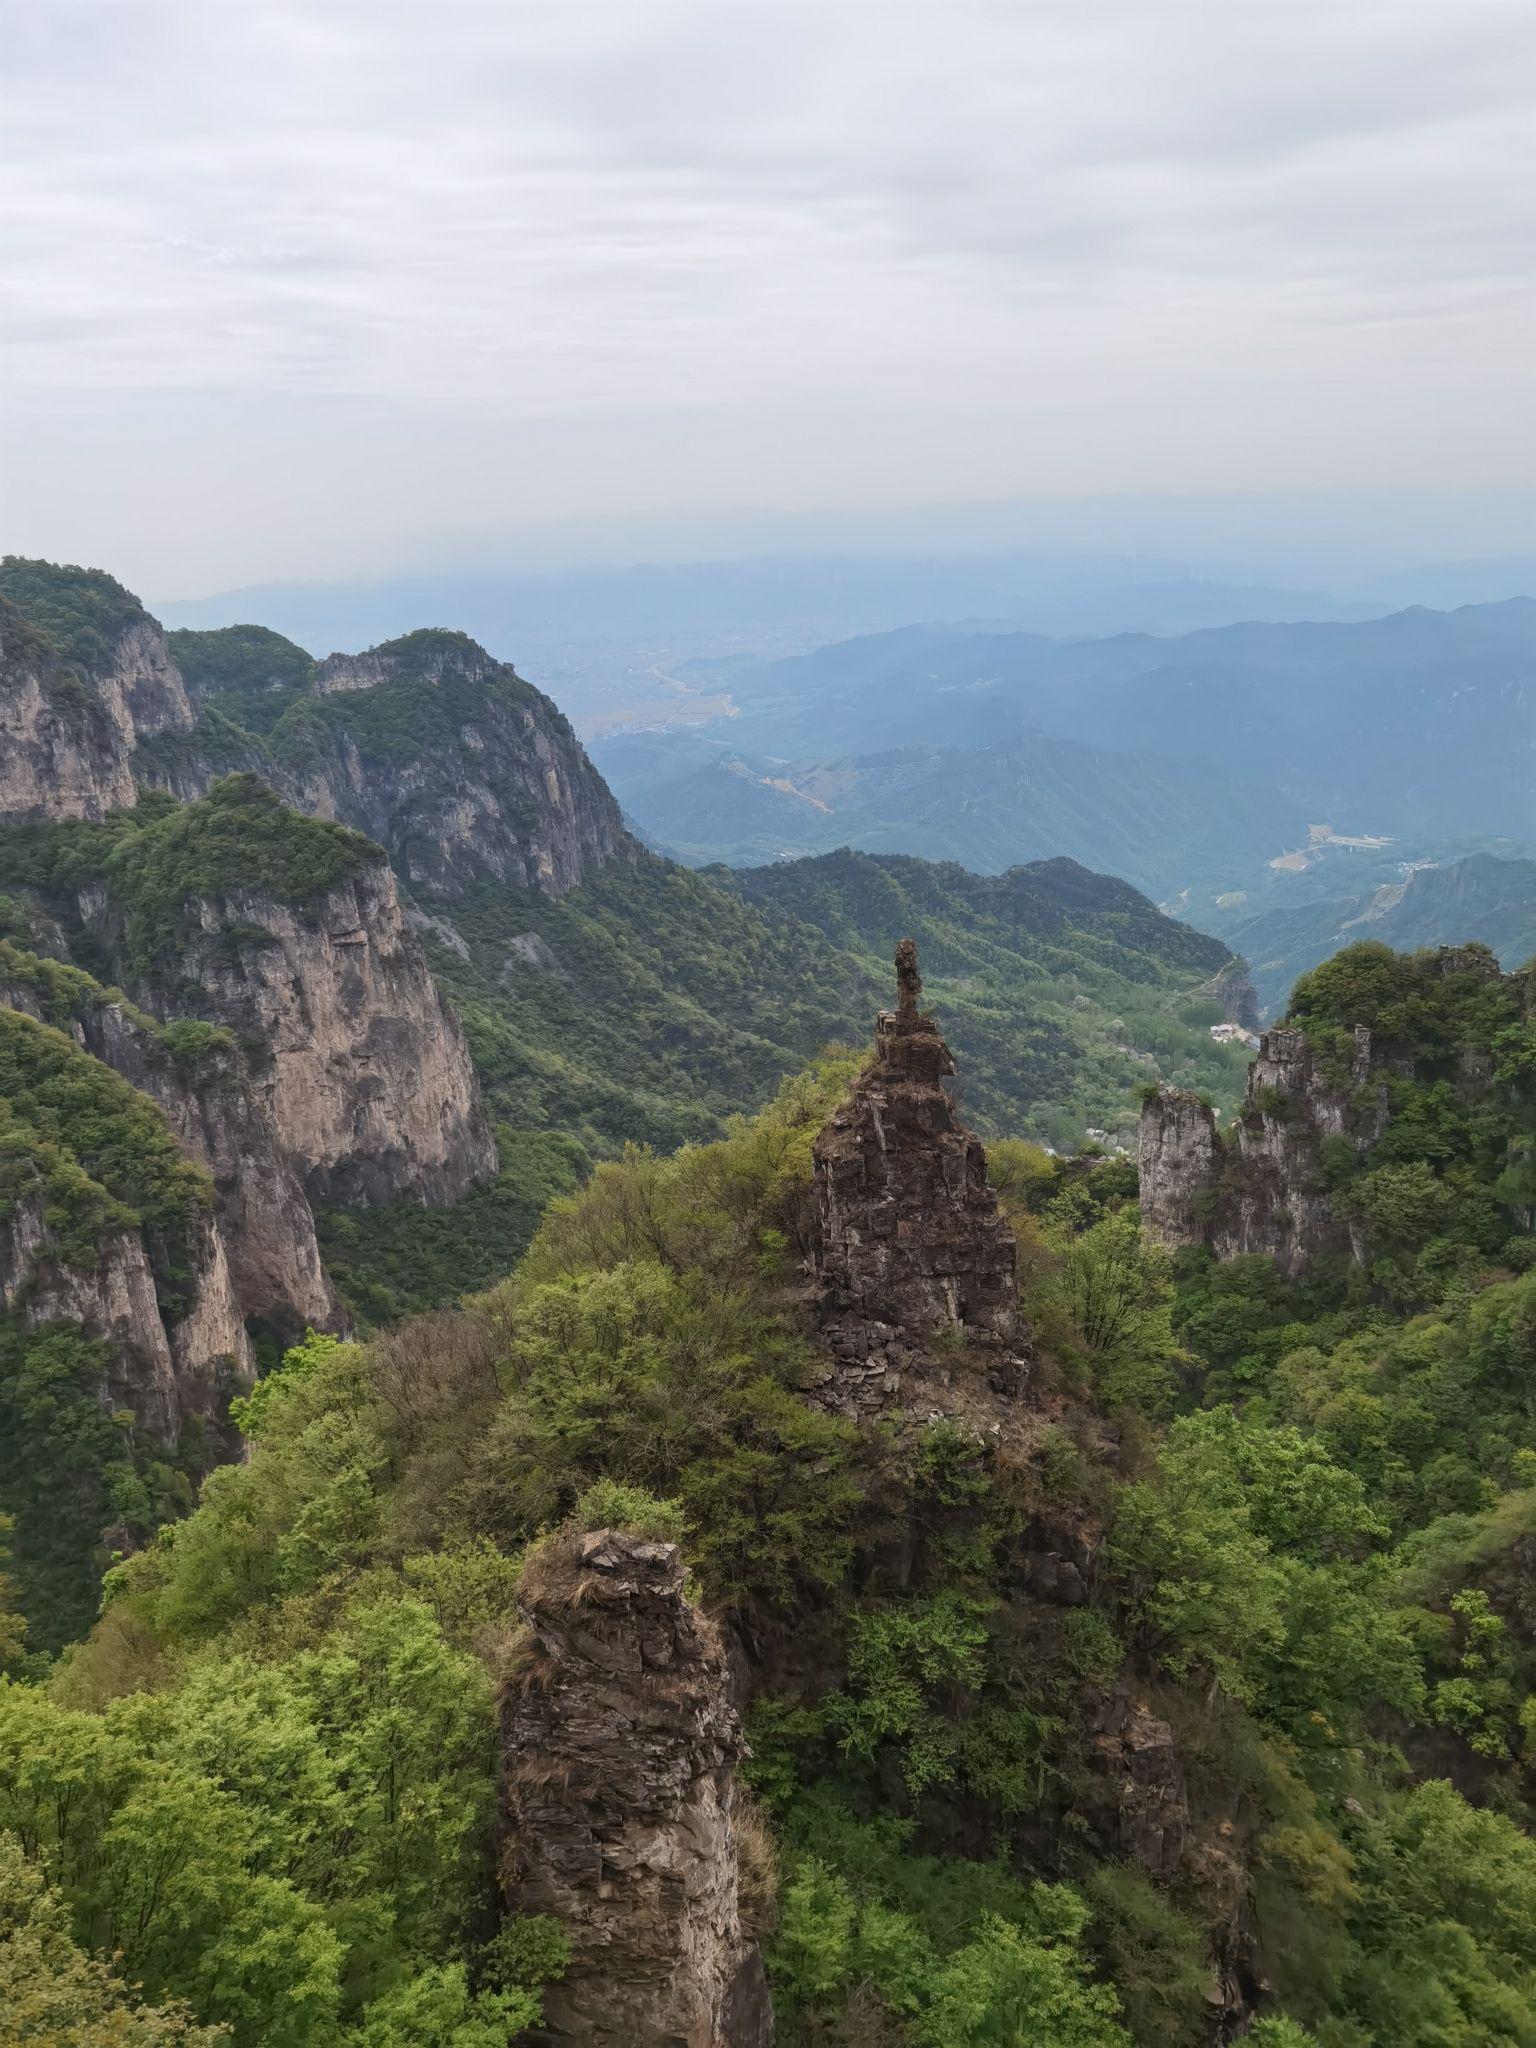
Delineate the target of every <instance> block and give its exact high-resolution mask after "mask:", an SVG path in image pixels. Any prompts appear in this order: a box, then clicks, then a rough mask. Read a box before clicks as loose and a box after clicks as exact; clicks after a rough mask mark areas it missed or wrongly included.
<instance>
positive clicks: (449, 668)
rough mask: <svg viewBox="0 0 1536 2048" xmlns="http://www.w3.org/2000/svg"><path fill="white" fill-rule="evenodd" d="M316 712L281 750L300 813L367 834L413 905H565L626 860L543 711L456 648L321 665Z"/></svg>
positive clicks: (614, 817)
mask: <svg viewBox="0 0 1536 2048" xmlns="http://www.w3.org/2000/svg"><path fill="white" fill-rule="evenodd" d="M314 691H315V694H316V696H317V697H318V698H320V699H321V700H322V702H321V704H319V705H316V706H314V707H309V706H299V707H296V708H295V709H294V710H293V711H292V712H290V713H289V714H288V715H287V716H286V717H285V719H284V720H283V721H282V722H281V723H280V724H279V726H278V727H277V728H276V729H275V730H274V732H273V734H272V753H273V756H274V758H275V759H276V760H277V761H278V762H279V763H280V764H282V765H283V766H285V767H287V768H288V770H289V771H290V772H291V773H296V774H297V776H298V782H297V790H298V795H299V799H300V801H301V802H302V803H303V804H304V806H305V808H306V809H309V810H313V811H314V812H315V813H316V814H317V815H318V816H323V817H333V818H337V819H339V820H341V822H342V823H344V824H348V825H353V826H355V827H357V829H358V830H360V831H363V832H366V833H368V835H369V836H370V837H371V838H373V839H377V840H378V841H379V843H380V844H381V845H382V846H385V847H387V848H388V850H389V854H390V858H391V860H392V861H393V862H394V865H395V868H396V870H397V871H398V873H399V874H400V876H401V878H402V879H403V880H404V881H405V882H407V883H408V884H409V885H410V887H411V888H412V889H413V890H414V891H416V892H418V893H420V894H426V895H435V896H448V897H452V896H458V895H461V894H462V893H463V892H464V890H465V889H466V888H468V887H471V886H473V884H475V883H476V882H483V881H494V882H505V883H510V884H511V885H512V886H513V887H515V888H521V889H537V890H542V891H544V892H546V893H548V894H550V895H560V894H562V893H563V892H564V891H565V890H567V889H570V888H574V887H575V885H576V884H577V883H578V882H579V881H580V880H581V879H582V877H583V876H584V875H586V874H589V873H590V872H592V870H594V869H595V868H598V867H601V866H603V865H604V864H605V863H606V862H607V861H609V860H612V859H614V858H628V857H629V855H630V852H631V846H630V841H629V838H628V835H627V834H626V832H625V831H624V826H623V821H622V819H621V818H620V815H619V807H618V805H617V804H616V803H615V801H614V799H613V797H612V795H611V794H610V792H609V789H608V786H607V784H606V783H605V782H604V781H603V779H602V777H601V776H600V775H599V774H598V772H597V770H596V769H595V768H594V767H593V766H592V764H591V762H590V761H589V760H588V759H587V756H586V752H585V750H584V749H583V747H582V745H581V743H580V741H579V740H578V739H577V738H576V736H575V734H574V733H573V732H572V730H571V728H570V725H569V724H568V722H567V721H566V719H565V718H564V717H563V716H562V715H561V713H560V712H559V711H558V710H557V709H556V707H555V706H554V705H553V704H552V703H551V702H550V701H549V699H548V698H547V697H546V696H544V695H543V694H542V692H540V691H538V690H536V689H534V688H533V687H532V685H531V684H529V683H526V682H524V681H523V679H522V677H521V676H519V675H518V674H517V673H516V671H515V670H514V669H513V668H512V667H511V666H510V665H509V664H507V663H505V662H499V661H495V660H493V659H492V657H491V656H490V655H489V654H487V653H486V651H485V649H484V648H483V647H479V646H477V645H476V643H475V642H474V641H473V640H471V639H469V638H468V637H467V635H465V634H463V633H444V632H423V633H410V634H407V635H406V636H405V637H404V638H403V639H400V640H394V641H390V642H388V643H387V644H386V645H384V646H382V647H376V648H374V649H372V650H371V651H370V652H369V653H367V654H364V655H340V654H338V655H332V656H331V658H330V659H329V660H328V661H324V662H322V663H321V664H320V665H319V668H318V669H317V671H316V675H315V681H314Z"/></svg>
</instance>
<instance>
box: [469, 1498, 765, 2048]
mask: <svg viewBox="0 0 1536 2048" xmlns="http://www.w3.org/2000/svg"><path fill="white" fill-rule="evenodd" d="M683 1578H684V1575H683V1565H682V1561H681V1559H680V1558H679V1556H678V1553H677V1549H676V1547H675V1546H674V1545H672V1544H670V1543H651V1542H645V1541H642V1540H641V1539H639V1538H636V1537H632V1536H625V1535H620V1534H618V1533H616V1532H615V1531H613V1530H603V1531H600V1532H599V1533H597V1534H595V1535H588V1536H569V1537H558V1538H555V1539H552V1540H551V1541H550V1542H549V1543H547V1544H546V1545H544V1546H543V1548H542V1549H541V1550H539V1551H538V1552H536V1553H535V1554H534V1555H533V1557H532V1558H530V1560H529V1563H528V1567H527V1570H526V1571H525V1573H524V1577H523V1581H522V1585H521V1588H520V1590H519V1594H518V1605H519V1610H520V1613H521V1617H522V1621H523V1624H524V1641H523V1644H522V1647H521V1654H520V1661H519V1665H518V1668H517V1670H516V1672H515V1674H514V1676H513V1677H512V1679H511V1680H510V1681H509V1683H508V1685H507V1688H506V1691H505V1693H504V1696H503V1702H502V1711H501V1746H502V1770H501V1820H502V1881H503V1887H504V1891H505V1896H506V1901H507V1904H508V1907H509V1908H510V1909H511V1910H514V1911H517V1912H524V1913H552V1914H555V1915H557V1916H558V1918H559V1919H560V1921H561V1923H562V1925H563V1927H564V1930H565V1933H566V1935H567V1937H568V1939H569V1941H570V1944H571V1961H570V1965H569V1967H568V1969H567V1970H566V1972H565V1974H564V1975H563V1976H562V1977H561V1978H560V1979H559V1980H558V1981H557V1982H556V1983H553V1984H551V1985H550V1986H549V1987H548V1988H547V1990H546V1991H545V1993H544V2004H545V2014H546V2021H547V2027H548V2034H549V2037H550V2038H551V2039H553V2040H555V2041H569V2042H573V2043H574V2042H579V2043H582V2044H585V2048H717V2044H718V2048H766V2044H767V2043H768V2042H769V2041H770V2040H771V2036H772V2009H771V2006H770V2003H769V1999H768V1991H767V1986H766V1982H765V1979H764V1976H763V1971H762V1963H761V1959H760V1957H759V1955H758V1953H757V1950H756V1947H755V1946H754V1945H753V1944H752V1943H751V1942H750V1941H748V1940H747V1938H746V1937H745V1936H744V1935H743V1932H742V1927H741V1915H740V1907H739V1901H738V1859H737V1849H736V1841H735V1835H734V1831H733V1824H732V1813H733V1805H734V1798H735V1793H734V1783H733V1775H732V1774H733V1769H734V1766H735V1765H736V1763H737V1762H738V1761H739V1760H740V1758H741V1757H742V1756H743V1755H744V1754H745V1748H744V1744H743V1742H742V1736H741V1728H740V1722H739V1720H738V1717H737V1714H736V1711H735V1708H734V1707H733V1706H732V1704H731V1699H730V1685H729V1679H728V1674H727V1668H726V1658H725V1651H724V1648H723V1645H722V1643H721V1640H720V1637H719V1635H718V1632H717V1631H716V1629H715V1627H714V1625H713V1624H712V1623H711V1622H710V1621H708V1620H707V1619H706V1618H705V1617H704V1616H703V1615H701V1614H700V1613H699V1611H698V1610H697V1609H696V1608H695V1607H694V1606H693V1605H692V1604H691V1603H690V1601H689V1600H688V1598H687V1596H686V1594H685V1592H684V1589H683Z"/></svg>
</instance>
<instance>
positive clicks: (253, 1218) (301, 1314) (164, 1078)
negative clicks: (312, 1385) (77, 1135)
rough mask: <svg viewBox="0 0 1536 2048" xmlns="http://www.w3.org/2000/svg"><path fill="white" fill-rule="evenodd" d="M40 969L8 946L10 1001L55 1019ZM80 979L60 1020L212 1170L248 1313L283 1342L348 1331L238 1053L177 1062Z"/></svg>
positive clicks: (228, 1048)
mask: <svg viewBox="0 0 1536 2048" xmlns="http://www.w3.org/2000/svg"><path fill="white" fill-rule="evenodd" d="M40 966H41V963H37V962H34V963H32V965H31V967H30V969H29V965H28V958H27V956H26V955H25V954H21V953H19V952H18V951H17V950H16V949H14V948H9V947H6V946H3V945H0V1004H3V1005H4V1006H5V1007H6V1008H8V1009H13V1010H20V1011H22V1012H23V1013H24V1014H25V1015H28V1016H32V1017H37V1018H40V1019H41V1018H44V1017H45V1014H46V1012H47V1011H48V1010H49V1009H50V1008H51V1007H52V1005H51V1004H50V1003H49V1001H48V997H47V985H46V982H45V981H44V980H43V979H42V978H41V977H40V975H39V972H38V971H37V970H38V968H39V967H40ZM71 979H72V980H74V981H76V982H77V983H78V984H79V986H80V990H81V995H80V997H79V998H77V1000H76V1001H75V1002H74V1003H73V1004H72V1005H71V1006H70V1013H69V1014H68V1016H67V1017H55V1018H53V1019H51V1020H50V1021H54V1022H56V1023H58V1024H59V1026H60V1028H62V1029H65V1030H67V1031H68V1032H69V1034H70V1036H71V1037H73V1038H74V1040H75V1042H76V1044H77V1045H79V1046H81V1047H82V1048H83V1049H84V1050H85V1051H86V1052H88V1053H90V1054H91V1055H92V1057H93V1058H95V1059H98V1060H100V1061H101V1062H102V1064H103V1066H108V1067H111V1068H112V1070H113V1072H114V1073H117V1074H120V1075H121V1076H122V1077H123V1079H124V1080H125V1081H127V1082H128V1083H129V1084H130V1086H132V1087H134V1088H137V1089H139V1090H140V1092H141V1093H142V1094H145V1095H147V1096H148V1097H149V1098H150V1100H151V1101H152V1102H154V1103H155V1104H156V1105H157V1106H158V1107H159V1109H160V1110H161V1112H162V1113H163V1115H164V1117H165V1120H166V1122H167V1123H168V1124H169V1126H170V1128H171V1130H172V1131H173V1132H174V1133H175V1135H176V1137H177V1139H178V1140H179V1141H180V1143H181V1146H182V1149H183V1150H184V1151H185V1152H186V1153H187V1154H188V1156H189V1157H190V1158H192V1159H195V1160H196V1161H197V1163H198V1164H199V1165H200V1166H202V1167H205V1168H206V1169H207V1171H208V1173H209V1175H210V1176H211V1178H212V1181H213V1189H214V1207H215V1215H216V1216H217V1219H218V1224H219V1231H220V1235H221V1238H222V1240H223V1244H224V1246H225V1249H226V1254H227V1258H228V1265H229V1272H230V1277H231V1280H232V1282H233V1286H234V1292H235V1299H236V1301H237V1303H238V1305H239V1310H240V1314H241V1315H242V1317H244V1318H246V1319H248V1320H254V1321H257V1322H259V1323H262V1324H264V1325H265V1326H266V1327H267V1328H268V1329H269V1330H271V1331H272V1332H273V1333H274V1334H275V1335H276V1336H277V1337H278V1338H279V1339H280V1340H281V1341H282V1342H284V1343H292V1342H296V1341H297V1340H298V1339H299V1338H300V1337H302V1336H303V1334H304V1332H305V1330H306V1329H316V1330H340V1329H342V1328H343V1327H344V1326H345V1322H346V1318H345V1315H344V1313H343V1311H342V1308H341V1305H340V1303H339V1301H338V1300H337V1298H336V1294H335V1290H334V1289H333V1288H332V1286H331V1284H330V1281H329V1279H328V1278H327V1276H326V1272H325V1267H324V1264H323V1263H322V1260H321V1257H320V1246H319V1243H318V1241H317V1239H316V1236H315V1219H314V1215H313V1213H312V1211H311V1209H310V1206H309V1203H308V1201H307V1200H306V1198H305V1195H304V1190H303V1188H302V1186H301V1185H300V1184H299V1180H298V1178H297V1176H296V1175H295V1173H294V1171H293V1168H292V1166H291V1165H290V1164H289V1162H288V1159H287V1158H286V1157H285V1155H284V1153H283V1151H282V1148H281V1147H280V1145H279V1143H278V1139H277V1132H276V1129H275V1128H274V1125H273V1121H272V1114H271V1110H270V1108H269V1106H268V1104H267V1102H266V1100H265V1099H264V1097H263V1096H261V1095H260V1094H258V1092H257V1091H256V1090H255V1089H253V1088H252V1087H251V1085H250V1082H249V1078H248V1075H247V1072H246V1068H245V1062H244V1059H243V1057H242V1055H241V1054H240V1052H239V1050H238V1048H237V1047H236V1046H235V1045H234V1044H233V1043H232V1042H231V1043H229V1044H227V1045H222V1046H210V1047H209V1048H207V1049H205V1050H204V1051H202V1052H200V1053H199V1055H198V1056H197V1058H196V1059H195V1060H192V1061H188V1060H182V1061H178V1060H177V1059H176V1058H174V1057H173V1055H172V1053H171V1052H170V1050H169V1048H168V1047H167V1045H166V1043H165V1040H164V1037H163V1036H162V1034H161V1033H160V1031H159V1029H158V1028H157V1027H156V1025H155V1023H154V1021H153V1019H152V1018H149V1017H146V1016H144V1015H143V1014H142V1013H140V1012H137V1011H136V1010H135V1009H134V1007H133V1006H132V1005H131V1004H129V1003H126V1002H116V1001H113V1000H111V999H110V995H109V992H108V991H106V990H104V989H100V988H99V987H98V986H97V985H96V984H93V983H91V982H90V980H89V977H87V976H85V975H79V976H71Z"/></svg>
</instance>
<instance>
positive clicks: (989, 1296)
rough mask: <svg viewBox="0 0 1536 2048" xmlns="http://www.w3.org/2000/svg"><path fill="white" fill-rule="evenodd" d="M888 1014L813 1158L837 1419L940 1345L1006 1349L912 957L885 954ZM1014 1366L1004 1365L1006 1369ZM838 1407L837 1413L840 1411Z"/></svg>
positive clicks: (1007, 1297)
mask: <svg viewBox="0 0 1536 2048" xmlns="http://www.w3.org/2000/svg"><path fill="white" fill-rule="evenodd" d="M896 973H897V990H898V1001H897V1008H896V1009H895V1011H894V1012H892V1011H884V1012H882V1013H881V1015H880V1017H879V1018H878V1020H877V1022H876V1026H875V1056H874V1058H873V1059H872V1060H871V1061H870V1063H869V1065H868V1066H866V1067H865V1069H864V1071H863V1072H862V1073H861V1074H860V1075H859V1076H858V1078H857V1079H856V1080H855V1082H854V1084H853V1086H852V1088H851V1089H850V1090H849V1093H848V1096H847V1098H846V1099H845V1100H844V1101H843V1102H842V1103H841V1104H840V1105H839V1106H838V1108H837V1109H836V1110H834V1112H833V1113H832V1115H831V1116H830V1117H829V1118H828V1120H827V1122H826V1124H825V1125H824V1126H823V1127H822V1130H821V1132H820V1134H819V1135H818V1137H817V1139H816V1142H815V1146H814V1148H813V1154H812V1162H813V1190H814V1199H815V1216H816V1224H815V1254H814V1264H815V1273H816V1279H817V1282H818V1284H819V1287H820V1289H821V1292H822V1297H823V1304H824V1311H825V1315H824V1336H825V1338H826V1341H827V1343H828V1345H829V1348H830V1350H831V1353H832V1355H833V1356H834V1358H835V1359H837V1360H838V1362H839V1363H838V1368H837V1373H836V1377H835V1383H834V1385H833V1386H832V1387H830V1388H829V1389H828V1392H829V1394H830V1395H832V1396H834V1397H835V1399H834V1405H838V1406H844V1407H849V1408H850V1412H858V1411H861V1410H866V1411H867V1410H868V1409H870V1408H872V1407H878V1406H881V1405H884V1403H885V1402H886V1401H887V1400H888V1399H889V1398H891V1397H893V1396H894V1395H895V1394H896V1392H897V1391H898V1386H897V1381H898V1378H899V1375H900V1372H901V1370H902V1365H903V1361H904V1360H906V1359H907V1358H908V1357H910V1356H912V1355H913V1354H914V1353H915V1352H917V1351H920V1350H922V1349H923V1348H924V1347H927V1346H930V1345H932V1344H933V1343H934V1342H935V1340H939V1341H944V1340H945V1339H946V1336H947V1335H948V1334H949V1333H955V1334H959V1335H963V1336H964V1337H966V1338H968V1339H969V1340H970V1341H971V1342H972V1343H973V1344H977V1345H979V1346H981V1347H982V1348H983V1349H987V1348H990V1349H991V1350H993V1351H994V1352H995V1353H996V1354H997V1358H998V1361H999V1364H1001V1363H1002V1361H1003V1360H1004V1359H1005V1357H1006V1356H1007V1354H1008V1352H1009V1348H1010V1346H1011V1345H1012V1344H1013V1342H1014V1339H1015V1338H1016V1336H1017V1334H1018V1332H1017V1317H1016V1311H1015V1299H1014V1265H1015V1259H1016V1247H1015V1244H1014V1239H1013V1234H1012V1232H1011V1231H1010V1229H1009V1227H1008V1225H1007V1223H1006V1221H1005V1220H1004V1218H1003V1217H1002V1216H1001V1215H1000V1213H999V1211H998V1207H997V1200H996V1197H995V1196H994V1195H993V1193H992V1191H991V1189H990V1188H989V1187H988V1185H987V1174H986V1154H985V1152H984V1151H983V1149H982V1146H981V1141H980V1140H979V1139H978V1138H976V1137H975V1136H973V1135H972V1133H971V1132H970V1131H968V1130H967V1129H966V1127H965V1125H964V1124H963V1123H962V1122H961V1121H960V1119H959V1117H958V1115H957V1114H956V1112H955V1108H954V1105H953V1103H952V1102H951V1101H950V1098H949V1096H948V1095H947V1094H946V1092H945V1089H944V1085H943V1084H944V1081H945V1079H946V1078H947V1077H948V1076H949V1075H951V1074H953V1073H954V1070H955V1064H954V1060H953V1059H952V1057H951V1056H950V1051H949V1048H948V1046H947V1045H946V1044H945V1043H944V1040H943V1038H942V1036H941V1035H940V1032H939V1028H938V1026H937V1024H935V1022H934V1020H933V1019H932V1017H928V1016H925V1015H923V1014H922V1013H921V1012H920V1011H919V1009H918V997H919V995H920V994H921V992H922V980H921V977H920V976H919V974H918V968H917V949H916V947H915V946H914V944H913V942H912V941H911V940H910V939H903V940H902V942H901V944H900V946H899V947H898V948H897V952H896ZM1013 1363H1014V1364H1015V1365H1016V1364H1017V1361H1016V1360H1015V1361H1014V1362H1013ZM850 1404H851V1407H850Z"/></svg>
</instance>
